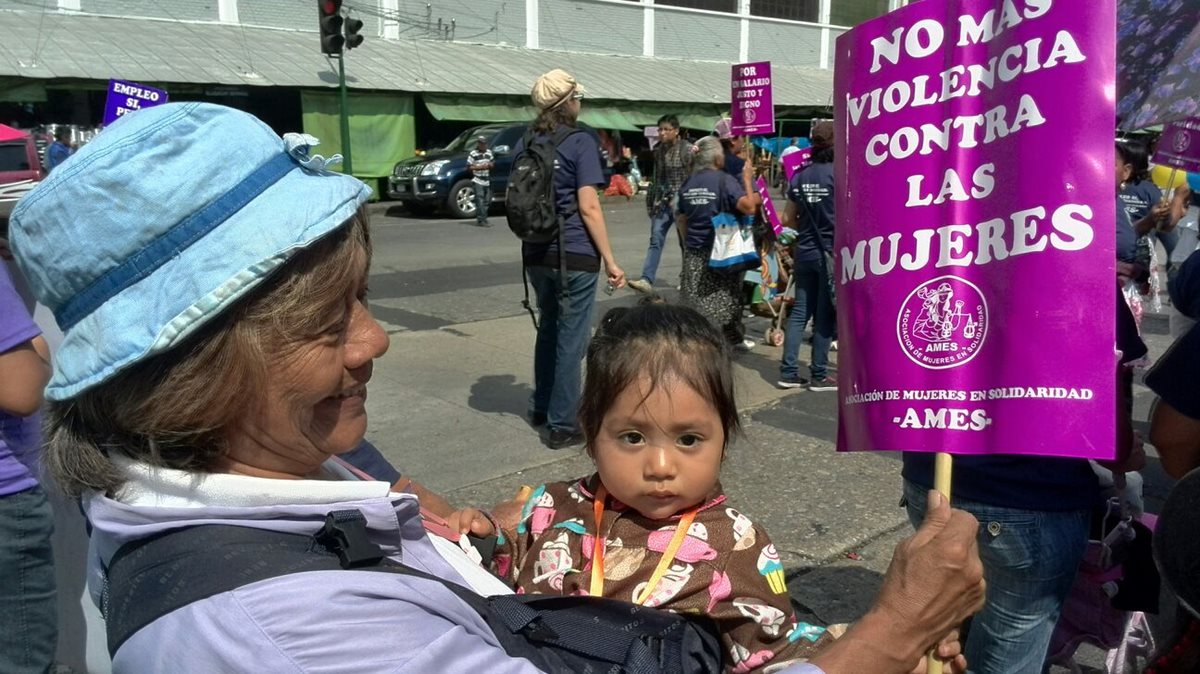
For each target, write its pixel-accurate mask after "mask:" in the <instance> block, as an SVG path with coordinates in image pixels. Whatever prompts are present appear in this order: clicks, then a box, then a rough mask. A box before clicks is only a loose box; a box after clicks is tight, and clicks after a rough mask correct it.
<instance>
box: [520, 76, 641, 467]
mask: <svg viewBox="0 0 1200 674" xmlns="http://www.w3.org/2000/svg"><path fill="white" fill-rule="evenodd" d="M584 92H585V89H584V88H583V85H581V84H579V82H577V81H576V80H575V78H574V77H572V76H571V74H570V73H568V72H566V71H565V70H559V69H555V70H551V71H550V72H548V73H546V74H544V75H542V76H541V77H539V78H538V79H537V81H536V82H535V83H534V85H533V90H532V91H531V92H530V95H531V98H532V99H533V104H534V105H536V106H537V108H538V110H539V111H540V112H539V113H538V116H537V119H535V120H534V121H533V124H532V125H531V126H530V134H531V135H530V136H528V137H529V138H539V139H542V140H544V139H547V138H549V139H552V141H553V142H554V143H555V157H556V162H555V163H556V169H555V172H554V195H555V211H556V213H558V214H559V217H560V218H561V221H562V224H561V227H562V241H563V247H562V250H560V249H559V243H558V238H555V239H553V240H551V241H549V242H547V243H530V242H525V243H523V244H522V247H521V257H522V260H523V262H524V265H525V273H526V276H527V277H528V279H529V285H530V286H532V287H533V290H534V293H535V294H536V296H537V307H538V312H539V313H540V315H541V320H540V322H539V324H538V334H537V344H536V346H535V347H534V357H533V379H534V382H533V395H532V396H531V398H530V402H529V420H530V422H531V423H532V424H533V425H534V426H541V425H543V424H544V425H545V426H546V429H547V436H546V438H545V442H546V445H547V446H548V447H550V448H551V449H562V448H564V447H569V446H572V445H578V444H581V443H582V442H583V434H582V433H581V432H580V429H579V421H578V419H577V417H578V414H579V396H580V393H581V391H582V377H581V373H580V364H581V363H582V362H583V356H584V353H585V352H586V351H587V343H588V338H589V337H590V335H591V328H592V313H593V310H594V308H595V306H596V285H597V281H598V279H599V275H600V271H601V268H603V270H604V274H605V276H606V278H607V281H608V285H609V286H611V287H612V288H620V287H623V286H624V285H625V272H624V271H622V270H621V268H620V267H619V266H618V265H617V260H616V257H615V256H614V255H613V251H612V245H611V244H609V241H608V228H607V226H606V225H605V223H604V211H603V210H602V209H601V207H600V197H599V194H598V192H597V189H598V188H599V189H603V187H604V184H605V182H604V170H603V168H602V166H601V163H600V147H599V145H598V144H597V142H596V139H595V138H593V137H592V136H591V135H590V134H587V133H582V132H581V130H580V129H578V128H577V122H578V119H579V112H580V109H581V106H582V104H583V96H584ZM525 145H526V140H525V139H522V140H521V142H520V143H518V144H517V147H516V150H515V152H514V155H518V154H520V153H521V151H522V149H523V148H524V147H525ZM560 256H562V257H560ZM564 269H565V276H563V273H564V272H563V270H564Z"/></svg>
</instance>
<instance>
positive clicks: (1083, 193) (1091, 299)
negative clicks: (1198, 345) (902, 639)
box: [833, 0, 1183, 672]
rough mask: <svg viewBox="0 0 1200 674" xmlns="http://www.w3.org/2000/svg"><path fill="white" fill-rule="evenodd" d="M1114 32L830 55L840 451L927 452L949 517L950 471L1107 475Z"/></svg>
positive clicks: (958, 29) (907, 40)
mask: <svg viewBox="0 0 1200 674" xmlns="http://www.w3.org/2000/svg"><path fill="white" fill-rule="evenodd" d="M1115 25H1116V0H1093V2H1092V3H1089V5H1088V11H1087V12H1078V11H1075V7H1073V6H1072V5H1071V4H1070V3H1061V2H1060V3H1049V2H1045V3H1037V2H1025V3H1016V2H1014V3H1010V2H1004V3H999V2H995V0H942V1H940V2H918V3H912V4H909V5H907V6H905V7H903V8H901V9H898V10H896V11H894V12H891V13H890V14H887V15H884V16H882V17H879V18H878V19H874V20H871V21H868V22H866V23H863V24H860V25H858V26H856V27H855V28H853V29H852V30H850V31H847V32H845V33H843V34H842V35H840V36H839V37H838V39H837V45H836V57H835V65H834V90H835V95H834V120H835V133H834V143H835V147H834V162H835V163H834V181H833V182H834V187H835V199H836V213H837V228H836V230H835V234H834V236H835V240H834V252H835V257H836V260H837V269H836V277H835V281H836V283H837V284H838V286H837V297H838V307H839V311H838V335H839V346H840V350H839V352H838V360H839V363H838V365H839V368H838V386H839V391H838V398H839V399H838V408H839V409H838V411H839V414H838V449H839V450H841V451H864V450H875V451H878V450H890V451H903V452H911V453H917V452H929V453H936V458H935V459H934V462H933V463H934V467H935V474H934V486H935V487H936V488H937V489H938V491H940V492H941V493H942V494H943V495H944V496H947V497H948V496H950V477H951V464H952V461H951V458H950V454H952V453H953V454H960V455H989V454H1007V455H1012V454H1018V455H1030V456H1061V457H1070V458H1075V459H1098V460H1111V459H1113V458H1114V456H1115V454H1116V442H1115V440H1116V418H1115V415H1114V414H1113V410H1114V409H1116V405H1117V403H1116V387H1115V386H1114V385H1113V376H1112V370H1111V369H1110V365H1111V364H1112V363H1113V345H1114V344H1115V342H1116V327H1115V319H1116V315H1115V313H1116V312H1115V305H1114V303H1113V280H1114V276H1115V270H1114V266H1115V262H1116V250H1115V248H1116V246H1115V234H1116V222H1115V219H1116V209H1115V208H1114V206H1115V201H1116V194H1115V190H1114V184H1113V175H1112V173H1111V172H1109V171H1102V170H1098V169H1097V168H1096V167H1105V166H1108V164H1109V163H1110V162H1111V161H1112V159H1111V157H1112V152H1113V135H1112V120H1113V119H1114V117H1115V101H1114V100H1113V96H1112V94H1111V90H1112V82H1113V81H1114V78H1115V72H1116V67H1115V54H1116V51H1115V47H1114V45H1115V42H1116V39H1115V38H1116V36H1115V30H1114V26H1115ZM997 54H1003V56H1002V57H997V56H996V55H997ZM1180 142H1181V143H1182V142H1183V141H1180ZM1032 164H1037V165H1039V166H1053V167H1055V169H1054V170H1053V171H1039V172H1036V175H1035V174H1034V172H1031V171H1029V170H1028V169H1029V166H1030V165H1032ZM1063 278H1070V279H1071V282H1070V283H1063V282H1062V279H1063ZM1083 316H1088V317H1094V318H1092V324H1091V325H1092V326H1094V328H1095V329H1094V330H1092V329H1089V330H1087V331H1079V330H1078V325H1079V320H1080V317H1083ZM1105 319H1107V320H1105ZM1001 326H1003V327H1005V328H1008V327H1010V326H1022V327H1029V328H1033V326H1036V330H1037V333H1038V341H1037V344H1036V345H1032V344H1031V343H1030V341H1029V336H1028V333H1026V332H1024V331H1023V330H1020V329H1016V330H1011V329H1009V330H1006V329H1001ZM917 458H918V457H915V456H913V457H908V458H907V459H906V463H910V464H911V465H912V466H913V467H914V468H916V469H917V470H922V469H926V470H927V468H926V467H927V466H928V462H925V461H920V460H915V461H914V459H917ZM967 460H968V459H967V458H966V457H962V458H960V459H959V462H960V463H961V462H963V461H967ZM967 486H968V485H967V484H966V483H964V482H963V481H962V480H961V479H960V480H959V484H958V485H957V487H956V491H957V492H958V493H959V494H963V493H965V491H964V490H965V489H966V487H967ZM920 646H921V647H925V646H926V644H920ZM929 662H930V665H929V671H930V672H939V671H941V666H940V665H939V664H938V662H937V660H936V658H934V657H931V658H930V659H929Z"/></svg>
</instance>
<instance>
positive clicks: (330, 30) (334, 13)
mask: <svg viewBox="0 0 1200 674" xmlns="http://www.w3.org/2000/svg"><path fill="white" fill-rule="evenodd" d="M341 10H342V0H318V2H317V16H318V19H319V21H320V28H321V52H322V53H324V54H326V55H327V56H335V57H337V60H338V116H339V118H340V120H339V121H340V122H341V133H342V170H343V173H345V174H347V175H352V174H353V172H354V162H353V160H352V159H351V156H350V100H349V98H350V96H349V93H348V92H347V91H346V52H348V51H350V50H351V49H354V48H355V47H357V46H359V45H361V44H362V42H363V37H362V35H359V31H361V30H362V27H363V22H362V21H360V20H358V19H355V18H343V17H342V13H341Z"/></svg>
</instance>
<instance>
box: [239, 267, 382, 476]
mask: <svg viewBox="0 0 1200 674" xmlns="http://www.w3.org/2000/svg"><path fill="white" fill-rule="evenodd" d="M358 257H359V258H360V259H359V261H358V262H357V263H356V264H358V265H360V266H361V272H360V273H358V274H356V275H355V278H358V279H359V280H358V281H357V282H356V283H354V284H353V286H352V287H351V288H348V289H347V290H346V293H345V294H344V296H343V301H342V302H341V303H340V304H339V305H337V306H334V307H330V308H328V309H327V310H326V313H327V314H328V316H327V317H326V318H325V320H324V321H323V323H324V325H325V328H323V329H322V331H321V334H319V335H317V336H315V337H311V338H309V339H307V340H306V341H304V342H303V343H301V344H299V345H298V346H296V347H295V348H293V349H291V350H290V351H289V352H288V353H285V354H280V356H279V357H277V358H275V359H274V360H273V363H272V364H271V366H270V371H269V373H268V379H267V385H266V390H265V392H264V396H263V404H262V406H261V407H260V408H259V410H258V411H257V413H255V414H251V415H249V418H248V419H247V422H246V423H244V424H243V425H242V426H241V427H240V428H239V429H238V433H237V434H236V436H235V437H234V438H231V441H230V451H229V459H230V460H232V461H234V462H238V463H242V464H246V465H249V466H251V467H254V468H258V469H260V470H266V471H271V472H278V473H284V474H286V475H291V476H295V477H303V476H305V475H308V474H310V473H311V472H312V471H313V470H314V469H316V468H317V466H319V465H320V464H321V463H323V462H324V461H325V460H326V459H328V458H329V457H330V456H331V455H335V454H341V453H343V452H347V451H349V450H351V449H354V448H355V447H356V446H357V445H358V444H359V443H360V442H362V439H363V435H364V434H365V433H366V430H367V411H366V406H365V404H366V399H367V388H366V385H367V382H368V381H369V380H370V379H371V369H372V362H373V361H374V359H376V358H378V357H379V356H382V355H383V354H384V353H385V352H386V351H387V348H388V336H387V333H385V332H384V331H383V328H381V327H380V325H379V323H377V322H376V321H375V319H374V318H373V317H372V316H371V313H370V311H369V310H368V309H367V305H366V289H367V263H366V256H365V255H360V256H358Z"/></svg>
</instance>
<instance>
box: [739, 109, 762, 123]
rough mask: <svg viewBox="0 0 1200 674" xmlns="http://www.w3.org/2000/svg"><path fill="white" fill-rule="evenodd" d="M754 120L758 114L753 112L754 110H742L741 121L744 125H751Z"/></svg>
mask: <svg viewBox="0 0 1200 674" xmlns="http://www.w3.org/2000/svg"><path fill="white" fill-rule="evenodd" d="M756 119H758V114H757V113H755V112H754V108H746V109H745V110H742V120H743V122H745V123H746V124H753V123H754V120H756Z"/></svg>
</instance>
